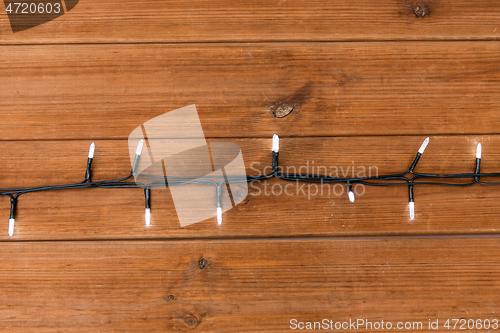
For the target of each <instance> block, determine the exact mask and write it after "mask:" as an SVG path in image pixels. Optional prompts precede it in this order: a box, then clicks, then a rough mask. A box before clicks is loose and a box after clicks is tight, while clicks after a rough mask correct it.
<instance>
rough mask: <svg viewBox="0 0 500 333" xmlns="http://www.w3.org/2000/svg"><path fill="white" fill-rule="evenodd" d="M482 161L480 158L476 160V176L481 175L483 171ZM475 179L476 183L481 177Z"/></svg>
mask: <svg viewBox="0 0 500 333" xmlns="http://www.w3.org/2000/svg"><path fill="white" fill-rule="evenodd" d="M480 170H481V159H480V158H476V175H477V174H479V173H480V172H481V171H480ZM474 179H475V180H476V182H478V181H479V176H475V177H474Z"/></svg>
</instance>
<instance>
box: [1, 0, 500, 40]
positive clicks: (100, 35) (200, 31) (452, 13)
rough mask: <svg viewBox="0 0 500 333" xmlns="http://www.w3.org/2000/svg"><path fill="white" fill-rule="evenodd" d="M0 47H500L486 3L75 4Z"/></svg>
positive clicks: (7, 33) (4, 32) (8, 35)
mask: <svg viewBox="0 0 500 333" xmlns="http://www.w3.org/2000/svg"><path fill="white" fill-rule="evenodd" d="M0 6H1V7H0V12H1V13H2V15H1V16H0V43H4V44H14V43H19V44H39V43H138V42H142V43H143V42H162V43H163V42H223V41H231V42H232V41H239V42H250V41H252V42H253V41H353V40H355V41H366V40H372V41H373V40H451V39H453V40H455V39H462V40H467V39H468V40H478V39H482V40H484V39H490V40H498V36H499V35H498V34H499V33H500V31H499V30H498V29H497V28H498V21H499V19H500V5H499V4H498V2H496V1H487V0H473V1H465V0H455V1H443V0H434V1H431V0H419V1H415V0H391V1H384V2H380V1H377V0H356V1H348V2H345V1H327V0H315V1H300V0H275V1H264V0H258V1H229V0H211V1H207V0H205V1H200V0H194V1H175V0H158V1H147V2H144V1H131V0H128V1H118V0H111V1H106V2H102V1H98V0H89V1H80V2H79V3H78V5H77V6H76V7H75V8H73V9H72V10H71V11H70V12H68V13H66V14H64V15H63V16H61V17H59V18H57V19H56V20H54V21H52V22H49V23H45V24H43V25H41V26H38V27H36V28H32V29H29V30H26V31H22V32H18V33H12V30H11V27H10V25H9V21H8V18H7V14H6V12H5V11H4V5H3V4H2V5H0Z"/></svg>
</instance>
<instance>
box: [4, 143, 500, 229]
mask: <svg viewBox="0 0 500 333" xmlns="http://www.w3.org/2000/svg"><path fill="white" fill-rule="evenodd" d="M143 144H144V141H143V140H140V142H139V144H138V146H137V150H136V154H135V158H134V161H133V163H132V169H131V171H130V174H129V175H128V176H126V177H124V178H120V179H110V180H103V181H98V182H93V181H91V166H92V161H93V159H94V151H95V144H94V142H92V144H91V145H90V148H89V154H88V158H87V168H86V171H85V178H84V180H83V181H81V182H79V183H75V184H66V185H54V186H39V187H28V188H0V195H6V196H9V197H10V218H9V229H8V233H9V236H12V235H13V234H14V225H15V211H16V207H17V203H18V199H19V196H21V195H22V194H25V193H32V192H41V191H53V190H65V189H83V188H93V187H98V188H139V187H140V188H143V189H144V197H145V223H146V226H148V227H149V226H150V225H151V207H150V198H151V188H155V187H164V186H165V185H168V186H177V185H186V184H205V185H212V186H215V188H216V198H217V205H216V207H215V208H216V215H217V222H218V224H219V225H220V224H221V223H222V186H223V185H225V184H227V182H229V181H231V182H254V181H260V180H264V179H270V178H274V177H276V178H280V179H283V180H287V181H296V182H309V183H320V184H323V183H345V184H346V186H347V190H348V192H347V193H348V199H349V201H350V202H352V203H353V202H354V201H355V196H354V191H353V186H354V184H363V185H370V186H408V194H409V202H408V204H409V210H410V219H411V220H413V219H414V218H415V202H414V197H413V186H415V185H438V186H457V187H465V186H471V185H474V184H481V185H500V183H495V182H483V181H481V180H480V179H481V177H500V173H484V174H481V173H480V167H481V144H480V143H479V144H478V145H477V148H476V168H475V172H474V173H461V174H446V175H442V174H441V175H440V174H429V173H419V172H415V171H414V169H415V167H416V166H417V164H418V162H419V160H420V158H421V156H422V154H423V153H424V151H425V149H426V148H427V145H428V144H429V138H426V139H425V140H424V142H423V143H422V145H421V146H420V148H419V150H418V152H417V154H416V156H415V158H414V160H413V162H412V164H411V165H410V168H409V169H408V170H406V171H404V172H400V173H395V174H388V175H382V176H373V177H362V178H356V177H353V178H340V177H330V176H325V175H320V174H300V173H299V174H296V173H283V172H281V171H280V168H279V146H280V145H279V137H278V136H277V135H276V134H275V135H274V136H273V139H272V171H271V173H269V174H266V175H260V176H228V177H225V178H224V180H222V181H214V180H212V179H210V176H203V177H163V176H155V175H144V174H140V176H142V177H150V178H158V179H161V181H160V180H157V181H153V182H151V183H149V184H147V185H146V184H142V183H139V182H131V181H129V179H130V178H132V177H133V176H135V175H136V173H135V171H136V169H137V165H138V163H139V159H140V157H141V153H142V148H143ZM409 175H412V176H413V177H412V178H409V177H408V176H409ZM426 178H427V179H453V180H454V181H455V182H443V181H440V182H436V181H417V180H419V179H426ZM460 179H470V180H471V181H470V182H467V183H457V182H456V181H457V180H460Z"/></svg>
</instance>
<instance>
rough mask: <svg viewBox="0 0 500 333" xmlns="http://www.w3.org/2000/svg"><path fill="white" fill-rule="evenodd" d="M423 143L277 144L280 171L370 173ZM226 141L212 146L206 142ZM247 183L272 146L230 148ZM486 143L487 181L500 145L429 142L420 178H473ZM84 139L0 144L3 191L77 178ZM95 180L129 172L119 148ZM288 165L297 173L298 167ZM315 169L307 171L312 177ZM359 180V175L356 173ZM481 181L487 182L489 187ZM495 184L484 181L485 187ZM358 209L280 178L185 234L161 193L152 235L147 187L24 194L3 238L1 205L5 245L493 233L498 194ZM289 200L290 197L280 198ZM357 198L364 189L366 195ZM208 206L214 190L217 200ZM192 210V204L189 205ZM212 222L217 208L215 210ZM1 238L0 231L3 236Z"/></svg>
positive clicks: (385, 201)
mask: <svg viewBox="0 0 500 333" xmlns="http://www.w3.org/2000/svg"><path fill="white" fill-rule="evenodd" d="M423 139H424V138H423V137H355V138H350V137H347V138H346V137H342V138H282V139H281V150H280V151H281V152H280V161H281V162H280V165H281V166H283V168H284V170H285V171H286V170H287V169H288V171H289V172H294V170H295V171H297V172H298V171H300V172H318V170H319V171H320V172H321V173H325V171H324V170H325V169H326V170H327V171H326V173H328V174H330V175H333V176H335V174H338V175H339V176H340V177H342V176H343V175H344V174H349V175H350V176H352V170H353V169H352V168H353V167H355V175H362V174H363V173H364V174H366V175H370V172H371V175H376V174H386V173H396V172H403V171H405V170H407V169H408V168H409V166H410V164H411V162H412V161H413V158H414V157H415V154H416V151H417V150H418V148H419V147H420V144H421V142H422V141H423ZM212 141H221V140H220V139H219V140H209V142H212ZM229 141H230V142H234V143H236V144H238V145H239V146H240V148H241V150H242V154H243V159H244V161H245V165H246V169H247V173H248V174H252V175H257V174H259V173H260V172H262V173H267V172H268V171H270V169H269V166H270V164H271V156H270V155H271V153H270V146H271V140H270V139H231V140H229ZM478 142H481V143H482V144H483V162H482V169H481V171H482V172H485V173H487V172H498V171H499V170H500V155H498V154H497V153H496V152H498V151H500V136H490V135H487V136H445V137H431V143H430V145H429V147H428V148H427V150H426V152H425V154H424V156H423V157H422V159H421V161H420V162H419V165H418V168H417V169H418V170H419V171H420V172H434V173H468V172H473V171H474V169H475V147H476V145H477V143H478ZM89 143H90V141H43V142H40V141H35V142H24V141H23V142H14V141H9V142H1V144H0V149H1V151H2V158H1V159H0V163H1V164H0V165H1V168H2V177H1V179H2V180H1V182H0V184H1V187H19V186H22V187H25V186H46V185H56V184H65V183H75V182H79V181H81V180H83V175H84V173H85V165H86V164H85V162H86V154H87V149H88V145H89ZM96 146H97V148H96V155H95V160H94V163H93V179H94V180H96V181H97V180H104V179H116V178H121V177H124V176H126V175H127V174H128V173H129V172H130V162H129V157H128V146H127V141H125V140H111V141H96ZM293 167H295V169H293ZM313 167H314V169H313ZM360 172H361V174H360ZM485 180H486V179H485ZM488 181H490V180H488ZM355 190H356V192H357V193H358V195H357V197H356V201H355V203H354V204H352V203H350V202H349V201H348V199H347V193H346V192H347V191H346V188H345V185H342V186H341V185H337V186H334V187H325V186H324V187H315V186H313V187H308V184H304V183H301V184H295V183H293V182H285V181H282V180H276V179H273V180H269V181H261V182H258V183H253V184H250V185H249V195H248V196H247V197H246V199H245V200H244V201H243V202H242V203H241V204H239V205H237V206H236V207H235V208H233V209H231V210H229V211H227V212H226V213H224V215H223V223H222V225H221V226H218V225H217V222H216V221H215V218H212V219H208V220H206V221H203V222H199V223H196V224H193V225H191V226H187V227H181V226H180V224H179V220H178V218H177V215H176V210H175V207H174V203H173V200H172V196H171V194H170V191H169V190H168V189H166V190H152V197H151V200H152V202H151V206H152V226H151V227H149V228H147V227H146V226H145V224H144V195H143V192H142V189H85V190H64V191H53V192H43V193H32V194H24V195H22V196H21V197H20V198H19V204H18V208H17V215H16V227H15V233H14V236H13V237H12V238H10V237H9V236H8V234H7V225H8V224H7V221H8V214H9V207H10V204H9V200H8V198H0V206H1V207H3V210H2V211H1V216H3V217H2V220H3V221H4V222H3V224H2V225H3V229H0V239H1V240H11V239H16V240H50V239H52V240H61V239H64V240H69V239H146V238H147V239H158V238H239V237H242V238H247V237H316V236H362V235H364V236H367V235H372V236H377V235H379V236H380V235H418V234H422V235H437V234H483V233H484V234H489V233H498V232H499V230H500V229H499V226H498V216H500V207H499V205H497V202H498V201H499V200H500V188H499V187H496V186H478V185H475V186H472V187H467V188H449V187H432V186H416V187H415V205H416V218H415V220H414V221H411V220H410V219H409V212H408V190H407V188H406V187H394V186H393V187H366V188H365V189H364V190H363V188H362V187H359V188H355ZM285 191H286V192H285ZM363 191H365V192H364V193H363ZM214 198H215V190H214V193H213V198H207V200H212V199H214ZM196 207H197V206H194V207H193V209H194V208H196ZM214 214H215V201H214ZM2 230H3V231H2Z"/></svg>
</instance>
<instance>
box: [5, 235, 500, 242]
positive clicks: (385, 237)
mask: <svg viewBox="0 0 500 333" xmlns="http://www.w3.org/2000/svg"><path fill="white" fill-rule="evenodd" d="M486 238H494V239H496V238H500V233H498V234H495V233H491V234H484V233H481V234H476V235H474V234H436V235H418V234H417V235H379V236H325V237H303V236H298V237H290V236H284V237H279V236H276V237H241V238H234V237H228V238H221V237H218V238H207V237H203V238H201V237H200V238H193V237H191V238H117V239H112V238H110V239H57V240H52V239H47V240H45V239H26V240H15V239H13V240H10V239H7V240H0V243H37V242H40V243H62V242H193V241H196V242H200V241H203V242H222V241H224V242H231V241H238V242H239V241H249V242H261V241H269V242H271V241H279V242H285V241H324V240H332V241H337V240H339V241H340V240H404V239H486Z"/></svg>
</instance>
